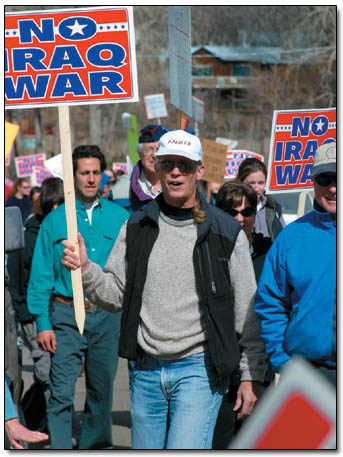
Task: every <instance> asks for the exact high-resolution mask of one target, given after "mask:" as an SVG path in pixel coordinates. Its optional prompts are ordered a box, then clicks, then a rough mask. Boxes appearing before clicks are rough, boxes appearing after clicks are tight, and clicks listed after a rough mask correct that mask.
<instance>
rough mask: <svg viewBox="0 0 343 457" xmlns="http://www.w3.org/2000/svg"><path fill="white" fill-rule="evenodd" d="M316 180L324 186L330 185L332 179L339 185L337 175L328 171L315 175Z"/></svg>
mask: <svg viewBox="0 0 343 457" xmlns="http://www.w3.org/2000/svg"><path fill="white" fill-rule="evenodd" d="M313 179H314V181H315V182H316V183H317V184H319V185H320V186H322V187H327V186H329V185H330V184H331V183H332V181H333V182H334V183H335V184H336V185H337V175H329V174H326V173H320V174H319V175H317V176H314V178H313Z"/></svg>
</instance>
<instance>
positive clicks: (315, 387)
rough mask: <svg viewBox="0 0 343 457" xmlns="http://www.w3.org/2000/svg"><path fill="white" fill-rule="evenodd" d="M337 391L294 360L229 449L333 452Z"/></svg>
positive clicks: (308, 367) (301, 360)
mask: <svg viewBox="0 0 343 457" xmlns="http://www.w3.org/2000/svg"><path fill="white" fill-rule="evenodd" d="M335 446H336V392H335V389H334V387H333V386H332V385H331V384H330V383H329V382H328V381H327V380H326V379H325V378H324V377H323V375H322V374H320V372H319V371H318V370H315V369H314V368H313V367H312V366H311V365H310V364H309V362H307V361H305V360H303V359H297V358H293V359H292V360H291V361H290V362H288V363H287V364H286V365H285V367H284V369H283V371H282V372H281V375H280V380H279V383H278V385H277V386H276V387H274V386H271V387H269V389H268V391H267V392H266V393H265V394H264V395H263V397H262V398H261V400H260V402H259V403H258V404H257V406H256V407H255V410H254V411H253V413H252V415H251V416H250V417H249V418H248V419H247V421H246V423H245V424H244V426H243V427H242V428H241V430H240V431H239V433H238V435H237V437H236V438H235V439H234V440H233V442H232V444H231V445H230V449H274V450H280V449H293V450H294V449H299V450H300V449H301V450H304V449H335Z"/></svg>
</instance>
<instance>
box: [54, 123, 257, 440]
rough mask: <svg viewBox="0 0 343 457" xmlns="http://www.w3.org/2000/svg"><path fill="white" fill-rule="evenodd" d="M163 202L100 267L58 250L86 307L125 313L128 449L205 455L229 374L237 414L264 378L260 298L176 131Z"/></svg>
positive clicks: (164, 166) (192, 148)
mask: <svg viewBox="0 0 343 457" xmlns="http://www.w3.org/2000/svg"><path fill="white" fill-rule="evenodd" d="M156 159H157V162H156V171H157V174H158V176H159V179H160V182H161V186H162V193H161V194H160V195H159V196H158V197H157V198H156V199H154V200H153V201H152V202H151V203H149V204H148V205H147V206H146V207H145V208H143V209H140V210H139V211H137V212H136V213H134V214H133V215H132V216H131V218H130V220H129V222H128V223H127V224H125V226H123V228H122V230H121V232H120V234H119V237H118V239H117V242H116V244H115V246H114V248H113V250H112V253H111V254H110V257H109V260H108V262H107V264H106V266H105V267H104V270H103V271H102V269H101V268H100V267H99V266H98V265H97V264H95V263H93V262H90V261H89V260H88V258H87V254H86V250H85V248H84V244H83V241H82V238H81V237H80V238H79V242H80V259H78V257H77V256H76V255H75V254H74V253H73V248H72V246H71V244H70V243H69V242H67V241H65V242H64V244H65V246H66V249H65V250H64V254H63V258H62V263H63V265H64V266H66V267H67V268H68V269H75V268H77V267H80V266H81V269H82V273H83V274H82V279H83V286H84V290H85V293H86V295H87V296H88V297H89V299H90V300H92V301H93V302H95V303H97V305H98V306H99V307H101V308H103V309H105V310H107V311H110V312H116V311H119V310H121V309H123V318H122V321H121V336H120V347H119V355H120V356H121V357H125V358H127V359H128V360H129V375H130V395H131V418H132V448H133V449H211V445H212V437H213V429H214V426H215V423H216V418H217V414H218V410H219V407H220V404H221V401H222V397H223V395H224V394H225V392H226V391H227V382H228V378H229V376H230V374H231V373H232V372H233V370H234V369H235V368H236V367H237V366H238V365H239V367H240V371H241V380H242V382H241V385H240V388H239V390H238V394H237V402H236V405H235V409H236V410H239V413H238V414H239V416H240V417H244V416H245V415H248V414H250V413H251V412H252V410H253V407H254V404H255V402H256V400H257V397H256V388H257V385H258V384H259V382H261V381H263V379H264V371H265V354H264V345H263V342H262V340H261V339H260V336H259V326H258V321H257V318H256V316H255V314H254V311H253V308H252V306H253V297H254V293H255V289H256V283H255V277H254V270H253V266H252V262H251V258H250V253H249V246H248V241H247V238H246V236H245V234H244V232H243V231H242V230H241V227H240V224H239V223H237V221H235V220H234V219H233V218H232V217H231V216H229V215H227V214H226V213H224V212H223V211H221V210H219V209H218V208H216V207H215V206H214V205H208V204H207V202H206V201H205V200H204V199H202V197H201V196H200V193H199V192H198V191H197V187H196V184H197V180H199V179H201V178H202V175H203V171H204V167H203V165H202V147H201V143H200V140H199V139H198V138H197V137H196V136H194V135H192V134H190V133H187V132H185V131H183V130H176V131H170V132H168V133H165V134H164V135H163V136H162V137H161V138H160V145H159V149H158V151H157V153H156Z"/></svg>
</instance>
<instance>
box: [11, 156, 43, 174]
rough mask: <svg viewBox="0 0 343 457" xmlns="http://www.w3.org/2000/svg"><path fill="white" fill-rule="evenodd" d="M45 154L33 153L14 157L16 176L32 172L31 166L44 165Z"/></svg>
mask: <svg viewBox="0 0 343 457" xmlns="http://www.w3.org/2000/svg"><path fill="white" fill-rule="evenodd" d="M44 161H45V154H34V155H30V156H20V157H16V158H15V168H16V173H17V177H18V178H22V177H24V176H30V175H32V174H33V167H44Z"/></svg>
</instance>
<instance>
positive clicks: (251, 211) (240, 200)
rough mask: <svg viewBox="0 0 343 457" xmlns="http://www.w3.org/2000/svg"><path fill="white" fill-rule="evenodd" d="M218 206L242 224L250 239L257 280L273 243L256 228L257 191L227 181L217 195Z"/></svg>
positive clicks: (238, 183)
mask: <svg viewBox="0 0 343 457" xmlns="http://www.w3.org/2000/svg"><path fill="white" fill-rule="evenodd" d="M216 206H217V207H218V208H220V209H222V210H223V211H225V212H226V213H228V214H230V216H232V217H234V218H235V219H236V220H237V221H238V222H239V223H240V224H241V227H242V229H243V230H244V232H245V234H246V236H247V238H248V241H249V246H250V253H251V258H252V260H253V265H254V270H255V275H256V281H258V278H259V276H260V273H261V271H262V266H263V261H264V258H265V255H266V253H267V251H268V249H269V248H270V246H271V244H272V240H271V238H270V237H266V236H264V235H263V234H262V233H256V232H255V230H254V223H255V217H256V212H257V195H256V193H255V191H254V190H253V188H252V187H251V186H249V185H247V184H242V183H240V182H238V181H230V182H226V183H225V184H223V185H222V187H221V188H220V189H219V191H218V193H217V195H216Z"/></svg>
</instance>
